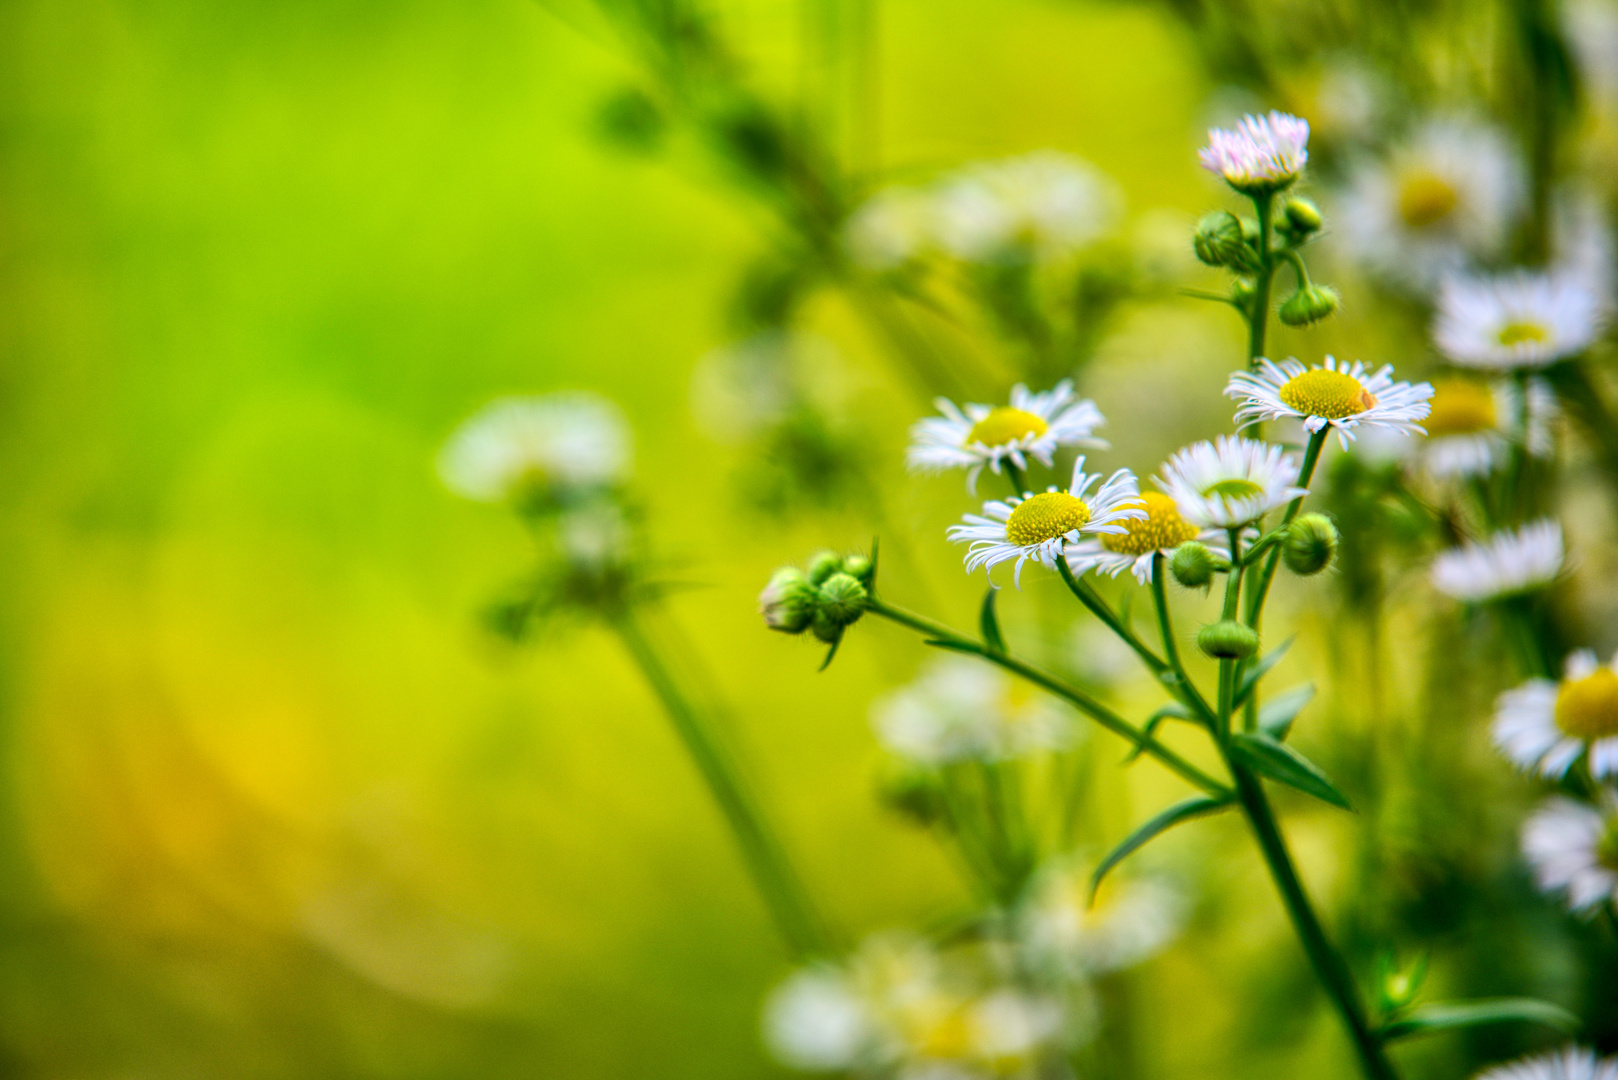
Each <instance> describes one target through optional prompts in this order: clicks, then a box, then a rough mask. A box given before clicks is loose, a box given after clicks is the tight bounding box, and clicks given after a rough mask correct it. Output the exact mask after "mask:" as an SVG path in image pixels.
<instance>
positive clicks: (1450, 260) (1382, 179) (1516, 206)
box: [1336, 119, 1526, 289]
mask: <svg viewBox="0 0 1618 1080" xmlns="http://www.w3.org/2000/svg"><path fill="white" fill-rule="evenodd" d="M1525 191H1526V188H1525V186H1524V183H1523V178H1522V166H1521V164H1520V163H1519V161H1518V159H1517V155H1516V153H1515V152H1514V151H1513V149H1512V147H1511V144H1510V142H1509V141H1508V140H1507V139H1506V137H1505V136H1504V135H1503V134H1501V132H1499V131H1498V130H1496V129H1495V128H1492V127H1489V126H1487V125H1483V124H1478V123H1475V122H1473V121H1470V120H1460V119H1438V120H1431V121H1428V122H1427V123H1425V124H1423V125H1422V126H1421V127H1419V128H1417V129H1416V130H1415V131H1414V132H1413V133H1412V135H1411V136H1410V138H1409V140H1408V141H1407V142H1405V143H1404V144H1403V145H1401V146H1399V147H1398V148H1396V149H1395V150H1394V151H1393V152H1392V153H1391V154H1390V155H1389V156H1388V157H1387V159H1386V160H1383V161H1375V162H1364V163H1362V164H1360V165H1359V166H1358V167H1357V168H1356V169H1355V170H1354V172H1353V174H1352V177H1351V179H1350V181H1349V187H1348V191H1347V193H1346V194H1345V196H1344V198H1343V201H1342V217H1341V220H1340V221H1339V223H1338V228H1337V230H1336V233H1337V235H1339V236H1341V237H1342V238H1343V242H1344V243H1345V244H1346V245H1348V247H1349V250H1350V253H1351V254H1353V255H1354V256H1356V257H1357V258H1358V259H1359V260H1360V261H1361V262H1363V263H1365V264H1367V265H1368V266H1370V267H1371V268H1373V269H1375V270H1377V271H1379V272H1381V273H1383V274H1386V275H1388V276H1390V277H1392V278H1395V279H1396V280H1399V281H1403V282H1406V283H1409V284H1414V285H1417V286H1420V287H1421V288H1423V289H1427V288H1431V287H1432V286H1434V285H1436V284H1437V283H1438V281H1439V280H1440V279H1441V278H1442V277H1443V276H1444V275H1445V274H1448V273H1453V272H1455V271H1457V270H1460V269H1462V268H1464V267H1465V266H1466V265H1467V264H1468V263H1469V262H1470V261H1471V260H1472V259H1473V258H1476V257H1479V256H1487V255H1490V254H1493V253H1495V252H1497V251H1498V250H1499V249H1500V247H1501V245H1502V244H1504V243H1505V241H1506V239H1507V237H1508V236H1509V234H1510V231H1511V228H1512V225H1513V224H1514V223H1515V221H1516V220H1517V216H1518V214H1519V213H1520V212H1521V210H1522V207H1523V204H1524V194H1525Z"/></svg>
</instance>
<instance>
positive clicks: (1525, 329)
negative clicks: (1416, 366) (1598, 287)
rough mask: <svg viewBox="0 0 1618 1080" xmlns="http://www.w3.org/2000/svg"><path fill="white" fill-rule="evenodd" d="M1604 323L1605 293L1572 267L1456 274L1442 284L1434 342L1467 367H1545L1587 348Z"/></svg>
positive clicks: (1506, 368) (1511, 368) (1447, 355)
mask: <svg viewBox="0 0 1618 1080" xmlns="http://www.w3.org/2000/svg"><path fill="white" fill-rule="evenodd" d="M1603 321H1604V320H1603V314H1602V299H1601V297H1600V296H1599V295H1598V294H1597V293H1596V292H1595V290H1594V289H1593V288H1592V283H1591V282H1588V281H1586V280H1584V279H1583V278H1582V277H1580V276H1578V275H1576V274H1573V273H1563V274H1555V275H1552V274H1533V273H1528V272H1526V271H1517V272H1515V273H1511V274H1505V275H1501V276H1498V277H1470V276H1456V277H1449V278H1446V279H1444V282H1443V283H1442V284H1441V285H1440V286H1439V290H1438V311H1437V314H1436V315H1435V316H1434V319H1433V341H1434V343H1435V344H1436V345H1437V346H1438V350H1439V352H1441V353H1443V354H1444V355H1445V357H1447V358H1448V359H1450V360H1451V361H1453V362H1454V363H1456V364H1460V365H1461V366H1463V367H1474V368H1486V369H1490V370H1495V371H1510V370H1514V369H1517V368H1539V367H1545V366H1546V365H1548V364H1553V363H1555V362H1556V361H1558V360H1561V359H1564V358H1566V357H1569V356H1573V355H1576V354H1577V353H1581V352H1583V351H1584V350H1585V349H1587V348H1589V347H1590V343H1591V342H1592V341H1594V340H1595V338H1596V334H1597V332H1598V331H1600V329H1601V326H1602V323H1603Z"/></svg>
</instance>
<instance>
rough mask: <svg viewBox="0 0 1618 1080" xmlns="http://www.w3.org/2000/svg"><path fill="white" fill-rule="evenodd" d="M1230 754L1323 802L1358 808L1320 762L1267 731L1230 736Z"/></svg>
mask: <svg viewBox="0 0 1618 1080" xmlns="http://www.w3.org/2000/svg"><path fill="white" fill-rule="evenodd" d="M1230 756H1231V757H1233V758H1235V759H1236V761H1237V762H1238V763H1239V764H1242V765H1245V766H1246V767H1247V768H1249V769H1252V770H1253V771H1254V772H1256V773H1258V774H1259V775H1260V776H1267V777H1269V778H1270V779H1271V780H1274V781H1276V782H1278V783H1282V784H1286V785H1287V786H1288V787H1295V788H1297V789H1298V790H1299V791H1301V792H1303V793H1304V794H1305V795H1313V796H1314V797H1315V798H1317V799H1319V800H1321V801H1322V802H1329V803H1331V804H1332V805H1333V806H1340V807H1342V808H1343V809H1344V810H1352V809H1354V807H1353V804H1351V803H1350V802H1349V801H1348V797H1347V796H1346V795H1344V794H1343V793H1342V792H1341V791H1339V790H1338V789H1337V785H1336V784H1334V783H1332V782H1331V780H1330V779H1329V778H1328V777H1327V776H1326V774H1325V773H1323V772H1321V771H1320V766H1318V765H1316V764H1315V763H1314V762H1312V761H1310V760H1309V759H1308V758H1306V757H1304V756H1303V755H1302V754H1300V753H1298V752H1297V751H1296V750H1294V749H1292V747H1290V746H1286V745H1284V744H1283V743H1278V742H1276V741H1275V740H1274V739H1272V738H1271V737H1270V736H1268V735H1266V734H1264V733H1263V732H1245V731H1244V732H1238V733H1237V734H1235V735H1232V736H1231V737H1230Z"/></svg>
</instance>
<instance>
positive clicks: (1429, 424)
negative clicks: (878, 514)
mask: <svg viewBox="0 0 1618 1080" xmlns="http://www.w3.org/2000/svg"><path fill="white" fill-rule="evenodd" d="M1432 406H1433V411H1432V412H1431V413H1429V414H1428V415H1427V419H1426V420H1423V421H1422V426H1424V427H1425V428H1426V429H1427V434H1428V435H1433V436H1439V435H1475V434H1476V433H1478V432H1480V431H1490V430H1492V429H1493V428H1494V426H1495V423H1496V422H1497V420H1498V417H1497V416H1496V415H1495V410H1494V394H1492V393H1491V392H1490V391H1489V388H1488V387H1487V386H1484V385H1483V384H1482V383H1480V382H1475V381H1473V380H1472V379H1443V380H1440V381H1439V382H1438V384H1437V385H1436V386H1435V387H1434V388H1433V401H1432Z"/></svg>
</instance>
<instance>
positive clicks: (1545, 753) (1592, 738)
mask: <svg viewBox="0 0 1618 1080" xmlns="http://www.w3.org/2000/svg"><path fill="white" fill-rule="evenodd" d="M1493 734H1494V744H1495V746H1496V747H1498V748H1499V750H1500V752H1501V753H1502V754H1504V755H1505V756H1506V757H1507V758H1508V759H1510V760H1511V762H1512V763H1513V764H1515V765H1516V766H1517V767H1518V768H1521V769H1525V770H1529V771H1533V772H1537V773H1539V774H1540V775H1541V776H1545V777H1549V778H1551V779H1559V778H1560V777H1562V776H1565V775H1567V771H1568V769H1570V768H1572V767H1573V763H1574V762H1575V761H1577V760H1579V758H1580V757H1581V756H1585V755H1587V756H1588V762H1589V766H1590V775H1592V776H1594V777H1596V778H1597V779H1600V778H1603V777H1607V776H1618V656H1615V657H1614V658H1613V662H1612V663H1611V664H1607V665H1603V664H1602V663H1601V662H1600V661H1598V660H1597V659H1596V655H1595V653H1593V652H1591V651H1589V650H1588V649H1579V650H1578V651H1577V652H1574V653H1573V654H1571V655H1570V656H1569V657H1568V658H1567V662H1566V663H1565V664H1564V666H1563V669H1562V680H1561V682H1559V683H1558V682H1552V681H1551V680H1550V679H1529V680H1528V681H1527V682H1525V683H1523V684H1522V685H1521V686H1519V687H1517V688H1516V689H1514V690H1507V691H1506V692H1505V693H1503V694H1501V695H1500V697H1499V700H1498V701H1497V702H1496V703H1495V712H1494V727H1493Z"/></svg>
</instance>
